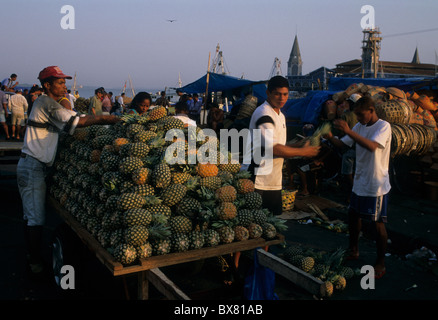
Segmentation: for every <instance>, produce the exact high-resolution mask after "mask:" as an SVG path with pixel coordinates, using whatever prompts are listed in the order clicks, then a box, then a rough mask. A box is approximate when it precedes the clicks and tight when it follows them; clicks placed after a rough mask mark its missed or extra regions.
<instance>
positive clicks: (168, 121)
mask: <svg viewBox="0 0 438 320" xmlns="http://www.w3.org/2000/svg"><path fill="white" fill-rule="evenodd" d="M157 124H158V126H159V127H161V128H162V130H163V131H164V132H167V131H168V130H171V129H179V130H183V129H184V122H182V120H181V119H178V118H175V117H172V116H166V117H163V118H161V119H160V120H159V121H158V123H157Z"/></svg>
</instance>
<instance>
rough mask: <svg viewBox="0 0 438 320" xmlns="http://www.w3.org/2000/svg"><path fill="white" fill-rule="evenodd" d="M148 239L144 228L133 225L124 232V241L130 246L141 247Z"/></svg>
mask: <svg viewBox="0 0 438 320" xmlns="http://www.w3.org/2000/svg"><path fill="white" fill-rule="evenodd" d="M148 238H149V230H148V228H147V227H145V226H139V225H134V226H132V227H128V228H126V230H125V241H126V243H128V244H130V245H133V246H141V245H142V244H145V243H146V241H147V239H148Z"/></svg>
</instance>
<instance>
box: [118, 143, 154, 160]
mask: <svg viewBox="0 0 438 320" xmlns="http://www.w3.org/2000/svg"><path fill="white" fill-rule="evenodd" d="M148 153H149V146H148V145H147V144H146V143H144V142H134V143H127V144H124V145H123V146H122V147H121V148H120V155H122V156H130V157H137V158H144V157H146V156H147V154H148Z"/></svg>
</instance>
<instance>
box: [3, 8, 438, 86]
mask: <svg viewBox="0 0 438 320" xmlns="http://www.w3.org/2000/svg"><path fill="white" fill-rule="evenodd" d="M64 5H70V6H72V7H73V8H74V27H75V29H63V28H62V27H61V20H62V19H63V18H64V17H65V16H66V13H61V8H62V7H63V6H64ZM364 5H371V6H373V8H374V11H375V25H376V26H377V27H379V28H380V31H381V32H382V37H383V41H382V49H381V60H386V61H398V62H410V61H411V60H412V57H413V55H414V52H415V48H416V47H418V50H419V54H420V61H421V62H422V63H432V64H435V63H436V61H435V52H437V51H438V19H437V17H436V14H437V12H438V1H437V0H418V1H412V0H374V1H371V0H360V1H359V0H330V1H329V0H325V1H324V0H269V1H267V0H220V1H219V0H216V1H213V0H125V1H122V0H38V1H34V0H27V1H24V0H13V1H5V0H2V1H1V11H0V27H1V31H2V35H3V37H2V41H1V43H2V45H1V47H2V48H1V52H2V54H1V59H0V72H1V74H0V78H1V79H3V78H6V77H8V76H9V75H10V74H11V73H17V74H18V81H19V82H20V83H21V84H32V83H37V82H38V80H37V76H38V73H39V71H40V70H42V69H43V68H44V67H46V66H49V65H58V66H59V67H60V68H61V69H62V70H63V71H64V73H67V74H70V75H72V76H73V75H74V73H75V72H76V73H77V78H78V84H79V85H91V86H104V87H109V88H117V87H122V86H123V84H124V82H125V81H126V80H127V79H128V77H129V76H130V77H131V79H132V82H133V86H134V87H135V88H147V89H162V88H164V87H165V86H170V87H172V86H177V81H178V75H179V74H180V75H181V80H182V82H183V85H186V84H188V83H190V82H193V81H195V80H197V79H198V78H199V77H201V76H203V75H204V74H205V72H206V71H207V67H208V57H209V53H210V54H211V57H210V58H211V63H213V57H214V55H215V50H216V45H217V44H218V43H219V45H220V49H221V50H222V52H223V57H224V59H225V64H226V67H227V69H228V71H229V73H230V75H232V76H236V77H241V76H242V75H243V76H244V77H245V78H246V79H249V80H266V79H267V78H268V76H269V73H270V71H271V68H272V65H273V62H274V59H275V58H276V57H278V58H279V59H280V60H281V68H282V71H283V74H284V75H286V71H287V60H288V58H289V54H290V51H291V49H292V44H293V40H294V37H295V35H296V34H297V35H298V42H299V46H300V50H301V55H302V59H303V74H306V73H308V72H311V71H313V70H315V69H317V68H319V67H321V66H325V67H327V68H334V67H335V66H336V64H337V63H341V62H345V61H348V60H352V59H360V55H361V45H362V37H363V34H362V28H361V20H362V18H363V17H364V14H363V13H361V8H362V6H364ZM168 19H174V20H176V21H174V22H169V21H167V20H168ZM69 22H70V23H71V21H69ZM399 34H404V35H403V36H402V35H399ZM385 36H388V37H387V38H385Z"/></svg>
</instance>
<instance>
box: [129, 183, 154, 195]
mask: <svg viewBox="0 0 438 320" xmlns="http://www.w3.org/2000/svg"><path fill="white" fill-rule="evenodd" d="M128 192H133V193H137V194H139V195H141V196H143V197H147V196H153V195H155V189H154V187H152V186H151V185H149V184H139V185H134V186H132V187H131V188H130V189H129V190H128Z"/></svg>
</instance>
